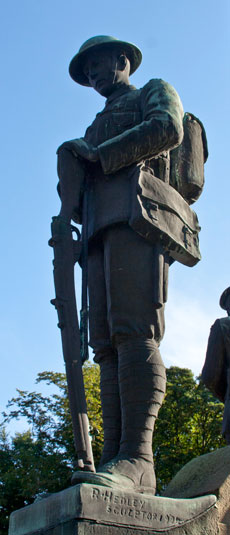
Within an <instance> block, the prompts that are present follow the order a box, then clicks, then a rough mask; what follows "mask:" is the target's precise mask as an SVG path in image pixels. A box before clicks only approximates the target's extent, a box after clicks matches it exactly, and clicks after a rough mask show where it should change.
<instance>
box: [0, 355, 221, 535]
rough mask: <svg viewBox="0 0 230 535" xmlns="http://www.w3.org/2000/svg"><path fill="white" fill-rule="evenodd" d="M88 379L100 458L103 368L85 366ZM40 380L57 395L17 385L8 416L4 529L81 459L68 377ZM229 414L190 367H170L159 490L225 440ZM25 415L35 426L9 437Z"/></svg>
mask: <svg viewBox="0 0 230 535" xmlns="http://www.w3.org/2000/svg"><path fill="white" fill-rule="evenodd" d="M84 381H85V390H86V398H87V405H88V415H89V421H90V426H91V434H92V437H93V443H92V444H93V452H94V458H95V463H96V464H97V463H98V461H99V458H100V454H101V450H102V444H103V430H102V417H101V407H100V387H99V367H98V366H96V365H94V364H87V365H85V366H84ZM36 382H37V384H40V383H45V384H47V385H52V387H54V386H55V387H57V388H56V393H55V394H51V395H48V396H44V395H42V394H40V393H38V392H25V391H23V390H18V391H17V397H15V398H13V399H12V400H10V401H9V403H8V406H7V411H6V412H5V413H4V415H3V416H4V419H3V424H2V427H1V429H2V430H1V433H0V535H6V534H7V530H8V517H9V514H10V513H11V511H13V510H15V509H18V508H20V507H23V506H24V505H27V504H30V503H32V502H33V500H34V499H35V498H36V496H37V495H38V494H39V493H42V492H58V491H59V490H61V489H64V488H66V487H68V486H69V485H70V484H71V475H72V473H73V470H74V467H75V464H76V456H75V451H74V444H73V435H72V427H71V418H70V414H69V405H68V396H67V386H66V378H65V375H64V374H60V373H53V372H42V373H40V374H38V377H37V380H36ZM52 390H54V389H53V388H52ZM222 416H223V404H222V403H220V402H219V401H218V400H217V399H216V398H214V397H213V395H212V394H211V393H210V392H209V391H208V390H207V389H206V388H205V387H204V386H203V385H202V383H200V382H199V381H196V380H195V379H194V376H193V374H192V372H191V371H190V370H187V369H181V368H177V367H171V368H169V369H168V370H167V394H166V397H165V400H164V403H163V406H162V408H161V410H160V413H159V418H158V420H157V422H156V430H155V433H154V442H153V451H154V458H155V467H156V473H157V480H158V492H160V490H161V489H162V488H164V487H165V486H166V485H167V483H168V482H169V481H170V480H171V478H172V477H173V476H174V475H175V473H176V472H177V471H178V470H179V469H180V468H181V467H182V466H183V465H184V464H186V463H187V462H188V461H189V460H190V459H192V458H193V457H196V456H198V455H201V454H203V453H207V452H209V451H212V450H214V449H216V448H219V447H221V446H223V445H225V443H224V441H223V439H222V437H221V421H222ZM21 417H24V418H25V419H26V421H27V423H28V424H29V430H28V431H26V432H24V433H17V434H16V435H15V436H14V437H13V438H8V437H7V434H6V431H5V427H6V426H7V423H8V422H10V421H11V420H14V419H17V418H21Z"/></svg>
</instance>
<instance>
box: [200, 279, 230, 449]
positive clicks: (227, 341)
mask: <svg viewBox="0 0 230 535" xmlns="http://www.w3.org/2000/svg"><path fill="white" fill-rule="evenodd" d="M220 306H221V308H223V309H224V310H226V312H227V317H225V318H219V319H217V320H216V321H215V323H214V324H213V326H212V328H211V332H210V335H209V340H208V347H207V353H206V360H205V364H204V367H203V370H202V375H201V377H202V380H203V382H204V384H205V385H206V386H207V387H208V388H209V390H211V392H213V394H214V395H215V396H217V397H218V398H219V399H220V401H222V402H223V403H224V404H225V406H224V416H223V425H222V433H223V436H224V437H225V438H226V442H227V444H230V287H229V288H226V290H224V292H223V293H222V295H221V297H220Z"/></svg>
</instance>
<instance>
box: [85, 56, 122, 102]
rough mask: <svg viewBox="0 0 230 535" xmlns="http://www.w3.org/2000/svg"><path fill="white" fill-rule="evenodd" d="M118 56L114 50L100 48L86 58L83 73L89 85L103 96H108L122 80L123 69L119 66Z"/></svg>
mask: <svg viewBox="0 0 230 535" xmlns="http://www.w3.org/2000/svg"><path fill="white" fill-rule="evenodd" d="M119 67H120V66H119V58H118V54H117V52H115V51H111V50H103V51H102V50H101V51H97V52H94V53H92V54H91V55H90V57H88V58H87V60H86V62H85V66H84V74H85V75H86V76H87V78H88V80H89V83H90V85H91V86H92V87H93V88H94V89H95V90H96V91H97V92H98V93H100V95H102V96H103V97H107V98H108V97H109V96H110V95H111V94H112V93H113V92H114V91H115V89H116V88H117V86H118V85H119V84H120V83H121V82H123V83H126V82H125V80H124V71H123V70H121V69H120V68H119Z"/></svg>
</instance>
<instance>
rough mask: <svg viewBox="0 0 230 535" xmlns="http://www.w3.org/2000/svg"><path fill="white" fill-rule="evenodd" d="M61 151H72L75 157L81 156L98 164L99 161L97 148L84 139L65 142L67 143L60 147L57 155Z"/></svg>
mask: <svg viewBox="0 0 230 535" xmlns="http://www.w3.org/2000/svg"><path fill="white" fill-rule="evenodd" d="M61 149H67V150H70V151H72V152H73V154H74V155H75V156H80V157H81V158H83V159H85V160H88V161H89V162H97V161H98V160H99V155H98V150H97V147H94V146H93V145H90V144H89V143H87V141H85V140H84V139H83V138H82V137H80V138H78V139H71V140H70V141H65V143H62V145H60V147H58V150H57V153H58V152H59V151H60V150H61Z"/></svg>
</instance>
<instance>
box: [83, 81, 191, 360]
mask: <svg viewBox="0 0 230 535" xmlns="http://www.w3.org/2000/svg"><path fill="white" fill-rule="evenodd" d="M182 119H183V108H182V104H181V101H180V99H179V96H178V95H177V93H176V91H175V90H174V89H173V88H172V86H170V85H169V84H167V83H166V82H164V81H163V80H158V79H155V80H150V81H149V82H148V83H147V84H146V85H145V86H144V87H143V88H142V89H136V88H135V87H134V86H131V85H130V86H125V87H123V88H121V89H120V90H118V91H116V92H115V93H114V94H112V95H111V96H110V97H109V98H108V99H107V101H106V105H105V108H104V109H103V110H102V112H100V113H98V114H97V116H96V118H95V120H94V122H93V123H92V125H91V126H89V128H88V129H87V131H86V134H85V137H84V138H85V140H86V141H87V142H89V143H91V144H92V145H93V146H97V147H98V152H99V163H97V164H89V165H88V175H89V179H88V237H89V244H90V247H89V303H90V343H91V345H92V346H93V348H94V351H95V353H97V352H98V351H99V350H100V351H101V349H102V348H103V347H107V346H108V345H109V344H111V341H112V343H113V342H114V340H115V338H117V337H118V339H120V338H122V337H125V336H128V337H132V336H135V337H143V338H152V337H153V338H155V340H156V341H157V342H158V343H159V342H160V340H161V339H162V337H163V333H164V310H163V309H164V302H165V301H166V294H167V267H168V260H167V258H166V255H165V253H164V251H163V249H162V247H161V246H160V244H158V243H155V244H149V243H147V242H146V240H145V239H144V238H142V237H140V236H139V235H138V234H136V232H134V231H133V230H132V229H131V228H130V226H129V220H130V216H131V204H132V198H133V196H135V195H137V193H138V192H137V181H138V180H137V175H138V173H141V170H142V169H143V166H144V168H145V171H147V173H149V176H150V178H151V177H152V175H153V173H152V170H151V169H150V167H149V166H148V162H149V160H151V159H152V158H155V159H157V158H158V156H159V155H161V154H162V153H163V152H164V153H165V152H167V151H168V150H170V149H172V148H174V147H175V146H177V145H178V144H179V143H180V142H181V140H182V137H183V127H182ZM134 177H135V179H134ZM159 179H160V178H159Z"/></svg>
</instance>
